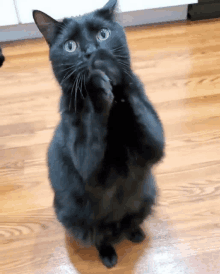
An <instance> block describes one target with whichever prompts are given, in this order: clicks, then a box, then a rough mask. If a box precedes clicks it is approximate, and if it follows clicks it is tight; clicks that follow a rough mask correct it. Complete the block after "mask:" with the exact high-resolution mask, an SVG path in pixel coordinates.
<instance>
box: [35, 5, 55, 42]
mask: <svg viewBox="0 0 220 274" xmlns="http://www.w3.org/2000/svg"><path fill="white" fill-rule="evenodd" d="M33 17H34V21H35V23H36V25H37V27H38V29H39V30H40V32H41V33H42V34H43V36H44V38H45V40H46V41H47V43H48V44H49V46H51V45H52V43H53V41H54V39H55V37H56V32H57V26H58V25H60V23H59V22H58V21H56V20H55V19H53V18H52V17H50V16H49V15H47V14H46V13H44V12H42V11H39V10H34V11H33Z"/></svg>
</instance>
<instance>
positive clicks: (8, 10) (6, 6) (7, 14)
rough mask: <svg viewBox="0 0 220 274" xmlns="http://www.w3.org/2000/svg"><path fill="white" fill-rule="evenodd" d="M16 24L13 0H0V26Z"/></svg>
mask: <svg viewBox="0 0 220 274" xmlns="http://www.w3.org/2000/svg"><path fill="white" fill-rule="evenodd" d="M15 24H18V19H17V15H16V11H15V7H14V2H13V0H0V26H7V25H15Z"/></svg>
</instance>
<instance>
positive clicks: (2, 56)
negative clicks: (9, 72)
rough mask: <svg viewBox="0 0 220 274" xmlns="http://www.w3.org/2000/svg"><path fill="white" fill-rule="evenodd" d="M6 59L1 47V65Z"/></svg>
mask: <svg viewBox="0 0 220 274" xmlns="http://www.w3.org/2000/svg"><path fill="white" fill-rule="evenodd" d="M4 61H5V57H4V55H3V53H2V49H1V47H0V67H1V66H2V65H3V63H4Z"/></svg>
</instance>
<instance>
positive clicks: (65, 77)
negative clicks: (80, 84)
mask: <svg viewBox="0 0 220 274" xmlns="http://www.w3.org/2000/svg"><path fill="white" fill-rule="evenodd" d="M82 69H85V67H78V68H76V69H74V70H73V71H71V72H70V73H69V74H68V73H67V74H66V75H65V76H64V77H63V79H62V81H61V83H60V85H62V84H63V82H64V81H66V80H67V79H69V78H70V77H71V76H72V75H73V74H74V73H75V72H76V71H77V70H78V71H80V70H82Z"/></svg>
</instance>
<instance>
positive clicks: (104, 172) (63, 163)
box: [34, 0, 164, 267]
mask: <svg viewBox="0 0 220 274" xmlns="http://www.w3.org/2000/svg"><path fill="white" fill-rule="evenodd" d="M115 5H116V0H110V1H109V2H108V3H107V4H106V6H105V7H104V8H103V9H100V10H98V11H95V12H92V13H90V14H86V15H84V16H82V17H77V18H68V19H64V20H63V22H61V23H60V22H57V21H55V20H54V19H52V18H51V17H48V16H47V15H46V14H44V13H42V12H40V11H34V19H35V22H36V24H37V25H38V27H39V29H40V30H41V32H42V33H43V35H44V37H45V39H46V40H47V42H48V44H49V47H50V60H51V63H52V67H53V71H54V74H55V76H56V79H57V81H58V82H59V84H60V86H61V88H62V96H61V107H60V109H61V121H60V123H59V125H58V127H57V129H56V131H55V134H54V137H53V139H52V142H51V144H50V147H49V150H48V165H49V178H50V181H51V184H52V187H53V190H54V193H55V198H54V207H55V211H56V214H57V218H58V220H59V221H60V222H61V223H62V224H63V225H64V227H65V228H66V229H67V231H69V232H71V233H72V235H74V237H75V238H76V239H79V240H81V241H82V242H83V243H85V244H88V243H89V244H93V245H95V246H96V248H97V250H98V252H99V255H100V258H101V260H102V262H103V263H104V264H105V265H106V266H107V267H113V266H114V265H115V264H116V263H117V254H116V252H115V249H114V247H113V243H115V242H117V241H119V240H120V239H121V238H122V236H123V235H125V236H126V237H127V238H128V239H130V240H131V241H133V242H141V241H143V239H144V233H143V231H142V230H141V228H140V227H139V225H140V224H141V223H142V222H143V220H144V219H145V218H146V217H147V216H148V215H149V214H150V213H151V208H152V206H153V204H154V202H155V198H156V185H155V181H154V177H153V175H152V172H151V168H152V166H153V165H154V164H156V163H157V162H158V161H159V160H161V158H162V157H163V153H164V136H163V129H162V125H161V122H160V120H159V118H158V116H157V114H156V112H155V110H154V108H153V106H152V105H151V103H150V102H149V100H148V98H147V96H146V94H145V91H144V88H143V86H142V84H141V82H140V80H139V79H138V78H137V76H136V75H135V74H134V73H133V72H132V70H131V67H130V56H129V50H128V46H127V42H126V37H125V33H124V31H123V28H122V27H121V26H120V25H119V24H118V23H116V22H115V21H114V12H113V11H114V9H115ZM102 28H106V29H108V30H110V31H111V34H110V36H109V38H108V39H106V40H104V41H101V42H100V41H99V40H97V37H96V35H97V33H98V31H99V30H100V29H102ZM68 40H74V41H76V42H77V45H78V47H77V49H76V51H75V52H67V51H65V50H64V44H65V42H66V41H68ZM71 66H72V67H71Z"/></svg>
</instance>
